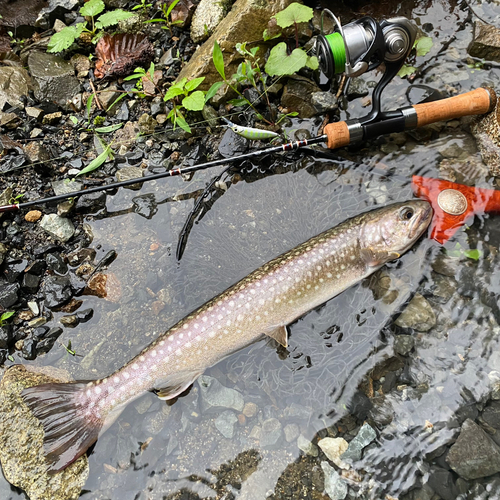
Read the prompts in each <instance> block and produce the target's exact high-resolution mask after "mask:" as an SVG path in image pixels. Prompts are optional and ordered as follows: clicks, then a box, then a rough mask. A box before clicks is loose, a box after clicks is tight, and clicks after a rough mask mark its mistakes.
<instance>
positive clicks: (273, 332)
mask: <svg viewBox="0 0 500 500" xmlns="http://www.w3.org/2000/svg"><path fill="white" fill-rule="evenodd" d="M264 333H265V334H266V335H267V336H268V337H271V338H272V339H274V340H276V342H279V343H280V344H281V345H282V346H283V347H288V330H287V328H286V326H282V325H280V326H273V327H271V328H269V329H268V330H266V331H265V332H264Z"/></svg>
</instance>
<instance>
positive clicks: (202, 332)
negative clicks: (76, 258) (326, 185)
mask: <svg viewBox="0 0 500 500" xmlns="http://www.w3.org/2000/svg"><path fill="white" fill-rule="evenodd" d="M431 218H432V209H431V206H430V205H429V203H427V202H426V201H409V202H405V203H396V204H393V205H389V206H386V207H383V208H380V209H377V210H374V211H371V212H367V213H364V214H362V215H359V216H357V217H354V218H352V219H350V220H347V221H346V222H344V223H342V224H340V225H338V226H336V227H334V228H333V229H330V230H328V231H325V232H324V233H321V234H319V235H318V236H315V237H314V238H311V239H310V240H308V241H306V242H305V243H302V244H301V245H299V246H298V247H296V248H294V249H292V250H290V251H289V252H286V253H284V254H282V255H280V256H279V257H277V258H275V259H273V260H271V261H270V262H268V263H267V264H264V265H263V266H262V267H260V268H259V269H257V270H255V271H254V272H252V273H251V274H249V275H248V276H247V277H246V278H243V279H242V280H241V281H239V282H238V283H236V284H235V285H233V286H232V287H230V288H228V289H227V290H226V291H225V292H223V293H221V294H220V295H218V296H217V297H215V298H213V299H212V300H210V301H209V302H207V303H206V304H204V305H203V306H201V307H200V308H198V309H196V310H195V311H193V312H192V313H191V314H189V315H188V316H187V317H186V318H184V319H183V320H181V321H179V322H178V323H177V324H176V325H175V326H173V327H172V328H171V329H170V330H168V331H167V332H166V333H164V334H163V335H161V336H159V337H158V338H157V339H156V340H155V341H154V342H153V343H152V344H150V345H149V346H148V347H146V348H145V349H144V350H143V351H142V352H141V353H140V354H138V355H137V356H136V357H135V358H133V359H132V360H131V361H129V362H128V363H127V364H126V365H125V366H123V368H121V369H119V370H118V371H117V372H115V373H113V374H112V375H110V376H108V377H106V378H104V379H102V380H94V381H78V382H72V383H52V384H43V385H39V386H35V387H31V388H29V389H25V390H24V391H23V393H22V396H23V398H24V401H25V402H26V403H27V405H28V407H29V408H30V409H31V410H32V412H33V414H34V415H35V416H36V417H37V418H38V419H39V420H40V421H41V423H42V425H43V427H44V430H45V438H44V450H45V453H46V459H47V464H48V467H49V470H50V471H52V472H57V471H60V470H62V469H64V468H65V467H67V466H68V465H69V464H71V463H72V462H74V461H75V460H76V459H77V458H78V457H80V456H81V455H82V454H83V453H85V452H86V450H87V449H88V448H89V447H90V446H91V445H92V444H93V443H94V442H95V441H96V440H97V438H98V435H99V433H100V432H102V431H104V430H105V429H106V428H107V427H109V425H110V424H111V423H112V422H114V420H115V419H116V418H117V416H118V415H119V414H120V412H121V411H122V409H123V408H124V406H125V405H127V404H128V403H130V402H131V401H133V400H134V399H136V398H137V397H139V396H140V395H141V394H142V393H144V392H145V391H155V392H156V393H157V395H158V396H159V397H160V398H161V399H171V398H174V397H176V396H178V395H179V394H181V393H182V392H183V391H185V390H186V389H187V388H188V387H189V386H190V385H191V384H192V383H193V382H194V380H195V379H196V378H197V377H198V376H199V375H200V374H202V373H203V372H204V370H205V369H206V368H208V367H210V366H212V365H214V364H215V363H217V362H218V361H220V360H221V359H223V358H225V357H226V356H228V355H229V354H231V353H233V352H235V351H237V350H239V349H241V348H243V347H245V346H247V345H248V344H250V343H252V342H254V341H256V340H257V339H258V338H259V337H261V335H263V334H264V335H268V336H269V337H272V338H273V339H275V340H277V341H278V342H279V343H280V344H282V345H283V346H285V347H286V346H287V329H286V327H287V325H288V324H290V323H292V322H293V321H295V320H296V319H297V318H299V317H300V316H302V315H304V314H305V313H306V312H307V311H309V310H311V309H313V308H314V307H317V306H319V305H321V304H323V303H324V302H326V301H327V300H329V299H331V298H332V297H335V296H336V295H338V294H339V293H341V292H343V291H344V290H345V289H346V288H348V287H350V286H351V285H353V284H354V283H357V282H359V281H360V280H362V279H363V278H365V277H366V276H369V275H370V274H372V273H373V272H374V271H376V270H377V269H379V268H380V267H382V266H383V265H384V264H385V263H386V262H388V261H391V260H394V259H397V258H398V257H399V256H400V255H401V254H402V253H403V252H405V251H406V250H408V249H409V248H410V247H411V246H412V245H413V244H414V243H415V242H416V241H417V240H418V238H419V237H420V236H421V235H422V234H423V232H424V231H425V230H426V228H427V227H428V225H429V223H430V221H431Z"/></svg>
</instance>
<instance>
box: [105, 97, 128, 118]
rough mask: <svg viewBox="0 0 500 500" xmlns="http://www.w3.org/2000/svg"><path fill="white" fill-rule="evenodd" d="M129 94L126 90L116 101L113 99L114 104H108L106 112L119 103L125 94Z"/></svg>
mask: <svg viewBox="0 0 500 500" xmlns="http://www.w3.org/2000/svg"><path fill="white" fill-rule="evenodd" d="M127 95H128V94H127V93H126V92H124V93H123V94H120V95H119V96H118V97H117V98H116V99H115V100H114V101H113V104H111V106H108V108H107V109H106V112H107V113H109V111H110V110H111V108H112V107H113V106H114V105H115V104H118V103H119V102H120V101H121V100H122V99H123V98H124V97H125V96H127Z"/></svg>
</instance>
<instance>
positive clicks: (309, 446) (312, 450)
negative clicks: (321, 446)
mask: <svg viewBox="0 0 500 500" xmlns="http://www.w3.org/2000/svg"><path fill="white" fill-rule="evenodd" d="M297 447H298V448H299V450H302V451H303V452H304V453H305V454H306V455H309V456H311V457H317V456H318V454H319V451H318V447H317V446H316V445H314V444H313V443H311V441H309V439H306V438H305V437H304V436H303V435H302V434H301V435H300V436H299V437H298V438H297Z"/></svg>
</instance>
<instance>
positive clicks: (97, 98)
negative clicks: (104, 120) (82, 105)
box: [89, 79, 104, 111]
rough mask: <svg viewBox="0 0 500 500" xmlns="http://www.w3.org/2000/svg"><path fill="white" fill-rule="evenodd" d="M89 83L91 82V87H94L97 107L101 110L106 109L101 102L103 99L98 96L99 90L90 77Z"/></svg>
mask: <svg viewBox="0 0 500 500" xmlns="http://www.w3.org/2000/svg"><path fill="white" fill-rule="evenodd" d="M89 83H90V87H91V88H92V92H93V93H94V99H95V102H96V103H97V107H98V108H99V109H100V110H101V111H104V108H103V106H102V104H101V101H99V97H97V91H96V89H95V87H94V82H93V81H92V80H91V79H89Z"/></svg>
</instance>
